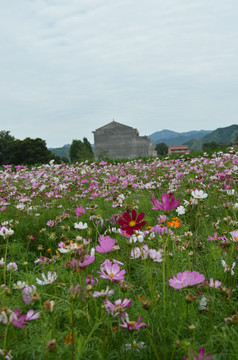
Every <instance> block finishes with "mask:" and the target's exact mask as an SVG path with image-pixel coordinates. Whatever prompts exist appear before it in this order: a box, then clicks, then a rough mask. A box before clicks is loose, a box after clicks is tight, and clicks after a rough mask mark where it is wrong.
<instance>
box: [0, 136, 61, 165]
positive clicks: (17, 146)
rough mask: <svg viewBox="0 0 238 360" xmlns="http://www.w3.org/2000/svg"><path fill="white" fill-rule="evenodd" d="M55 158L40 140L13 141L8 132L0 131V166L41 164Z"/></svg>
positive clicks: (43, 141)
mask: <svg viewBox="0 0 238 360" xmlns="http://www.w3.org/2000/svg"><path fill="white" fill-rule="evenodd" d="M51 159H56V160H58V159H57V157H56V156H55V155H54V154H53V153H52V152H51V151H49V150H48V149H47V146H46V142H45V140H42V139H40V138H37V139H31V138H29V137H27V138H26V139H24V140H19V139H15V138H14V137H13V136H11V135H10V132H9V131H4V130H3V131H0V165H9V164H13V165H21V164H25V165H27V164H29V165H34V164H43V163H48V162H49V161H50V160H51Z"/></svg>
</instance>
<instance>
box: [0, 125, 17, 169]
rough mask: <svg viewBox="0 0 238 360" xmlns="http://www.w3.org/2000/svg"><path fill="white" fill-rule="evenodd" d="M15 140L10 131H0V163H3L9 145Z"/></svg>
mask: <svg viewBox="0 0 238 360" xmlns="http://www.w3.org/2000/svg"><path fill="white" fill-rule="evenodd" d="M14 140H15V138H14V136H12V135H10V131H5V130H2V131H0V165H3V164H5V163H6V162H5V158H6V156H7V155H8V153H9V146H10V144H11V143H12V142H13V141H14Z"/></svg>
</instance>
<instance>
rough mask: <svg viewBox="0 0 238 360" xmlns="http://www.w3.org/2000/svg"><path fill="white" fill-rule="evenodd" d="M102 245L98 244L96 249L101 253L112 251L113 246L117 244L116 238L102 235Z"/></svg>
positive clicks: (100, 237) (100, 240)
mask: <svg viewBox="0 0 238 360" xmlns="http://www.w3.org/2000/svg"><path fill="white" fill-rule="evenodd" d="M98 241H99V243H100V246H99V245H97V246H96V251H97V252H99V253H108V252H110V251H112V249H113V246H114V245H115V242H116V240H115V239H112V238H110V236H104V235H100V236H99V238H98Z"/></svg>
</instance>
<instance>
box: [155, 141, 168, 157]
mask: <svg viewBox="0 0 238 360" xmlns="http://www.w3.org/2000/svg"><path fill="white" fill-rule="evenodd" d="M155 150H156V151H157V154H158V155H167V154H168V146H167V145H166V144H165V143H158V144H156V146H155Z"/></svg>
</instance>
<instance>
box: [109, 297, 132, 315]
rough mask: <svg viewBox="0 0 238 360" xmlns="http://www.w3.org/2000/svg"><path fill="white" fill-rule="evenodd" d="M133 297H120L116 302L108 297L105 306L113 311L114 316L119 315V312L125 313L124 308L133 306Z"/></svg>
mask: <svg viewBox="0 0 238 360" xmlns="http://www.w3.org/2000/svg"><path fill="white" fill-rule="evenodd" d="M131 302H132V299H124V300H123V301H122V299H118V300H116V301H115V302H114V304H112V303H111V301H109V300H108V299H105V300H104V304H105V305H104V306H105V309H106V310H107V312H108V313H109V312H110V313H111V315H112V316H113V317H115V316H117V315H118V314H122V313H125V311H124V309H125V308H127V307H130V306H131Z"/></svg>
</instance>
